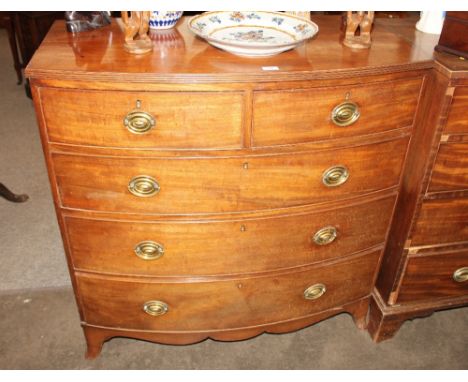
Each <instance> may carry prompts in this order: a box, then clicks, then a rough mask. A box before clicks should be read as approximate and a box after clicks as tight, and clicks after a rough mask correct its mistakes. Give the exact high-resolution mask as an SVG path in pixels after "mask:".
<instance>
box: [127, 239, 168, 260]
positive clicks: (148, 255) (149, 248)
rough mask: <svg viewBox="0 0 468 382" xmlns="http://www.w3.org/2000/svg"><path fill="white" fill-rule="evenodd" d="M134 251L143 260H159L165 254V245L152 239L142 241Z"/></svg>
mask: <svg viewBox="0 0 468 382" xmlns="http://www.w3.org/2000/svg"><path fill="white" fill-rule="evenodd" d="M134 251H135V254H136V255H137V256H138V257H139V258H140V259H143V260H157V259H159V258H160V257H161V256H162V255H164V247H163V246H162V245H161V244H159V243H156V242H154V241H151V240H146V241H141V242H140V243H138V244H137V245H136V246H135V249H134Z"/></svg>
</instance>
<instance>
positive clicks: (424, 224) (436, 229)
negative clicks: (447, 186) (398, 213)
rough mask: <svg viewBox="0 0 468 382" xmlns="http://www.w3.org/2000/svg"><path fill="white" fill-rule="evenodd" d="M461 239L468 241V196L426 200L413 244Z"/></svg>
mask: <svg viewBox="0 0 468 382" xmlns="http://www.w3.org/2000/svg"><path fill="white" fill-rule="evenodd" d="M461 241H468V198H456V199H440V200H427V201H425V202H424V203H423V205H422V208H421V212H420V215H419V218H418V221H417V223H416V227H415V230H414V232H413V235H412V241H411V245H433V244H443V243H452V242H461Z"/></svg>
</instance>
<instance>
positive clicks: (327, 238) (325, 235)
mask: <svg viewBox="0 0 468 382" xmlns="http://www.w3.org/2000/svg"><path fill="white" fill-rule="evenodd" d="M337 235H338V232H337V230H336V228H335V227H332V226H328V227H323V228H320V229H319V230H318V231H317V232H315V234H314V237H313V240H314V243H315V244H317V245H327V244H330V243H332V242H333V241H335V239H336V237H337Z"/></svg>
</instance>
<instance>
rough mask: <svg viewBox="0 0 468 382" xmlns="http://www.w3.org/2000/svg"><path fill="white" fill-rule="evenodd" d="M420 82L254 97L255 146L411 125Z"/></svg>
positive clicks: (287, 92) (257, 94) (379, 130)
mask: <svg viewBox="0 0 468 382" xmlns="http://www.w3.org/2000/svg"><path fill="white" fill-rule="evenodd" d="M421 84H422V80H421V78H413V79H406V80H399V81H394V82H383V83H370V84H362V85H359V86H343V87H333V88H313V89H301V90H288V91H259V92H255V93H254V107H253V144H254V146H271V145H284V144H294V143H303V142H310V141H314V140H324V139H333V138H342V137H350V136H357V135H366V134H372V133H378V132H383V131H388V130H391V129H397V128H402V127H407V126H411V125H412V124H413V119H414V115H415V112H416V107H417V105H418V100H419V94H420V89H421Z"/></svg>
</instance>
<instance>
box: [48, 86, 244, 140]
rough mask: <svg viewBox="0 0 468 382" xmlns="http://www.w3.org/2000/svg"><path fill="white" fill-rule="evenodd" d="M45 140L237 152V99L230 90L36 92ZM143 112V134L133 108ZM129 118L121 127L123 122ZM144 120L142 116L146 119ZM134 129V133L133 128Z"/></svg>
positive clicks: (240, 105) (240, 97) (239, 103)
mask: <svg viewBox="0 0 468 382" xmlns="http://www.w3.org/2000/svg"><path fill="white" fill-rule="evenodd" d="M40 94H41V103H42V108H43V112H44V117H45V120H46V125H47V131H48V137H49V140H50V141H51V142H58V143H71V144H82V145H91V146H104V147H128V148H153V147H154V148H181V149H184V148H186V149H188V148H202V149H203V148H239V147H241V143H242V134H243V133H242V119H243V95H242V93H235V92H198V93H197V92H180V93H176V92H118V91H112V92H110V91H91V90H90V91H80V90H63V89H56V88H41V89H40ZM137 100H139V101H140V103H141V105H140V108H139V109H138V111H139V112H145V113H149V115H150V117H152V118H153V119H154V126H153V127H152V128H151V129H150V130H149V131H146V132H144V133H143V132H142V130H145V128H144V127H142V126H145V124H146V123H147V120H144V123H143V125H142V126H140V125H139V124H138V121H140V122H141V121H142V119H138V115H136V114H130V115H129V113H131V112H132V111H135V110H137V105H136V103H137ZM127 115H129V118H128V120H127V123H128V124H129V126H131V128H132V129H133V130H131V129H129V128H127V127H126V126H125V125H124V119H125V118H126V116H127ZM146 118H148V116H146ZM135 129H136V130H135Z"/></svg>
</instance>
